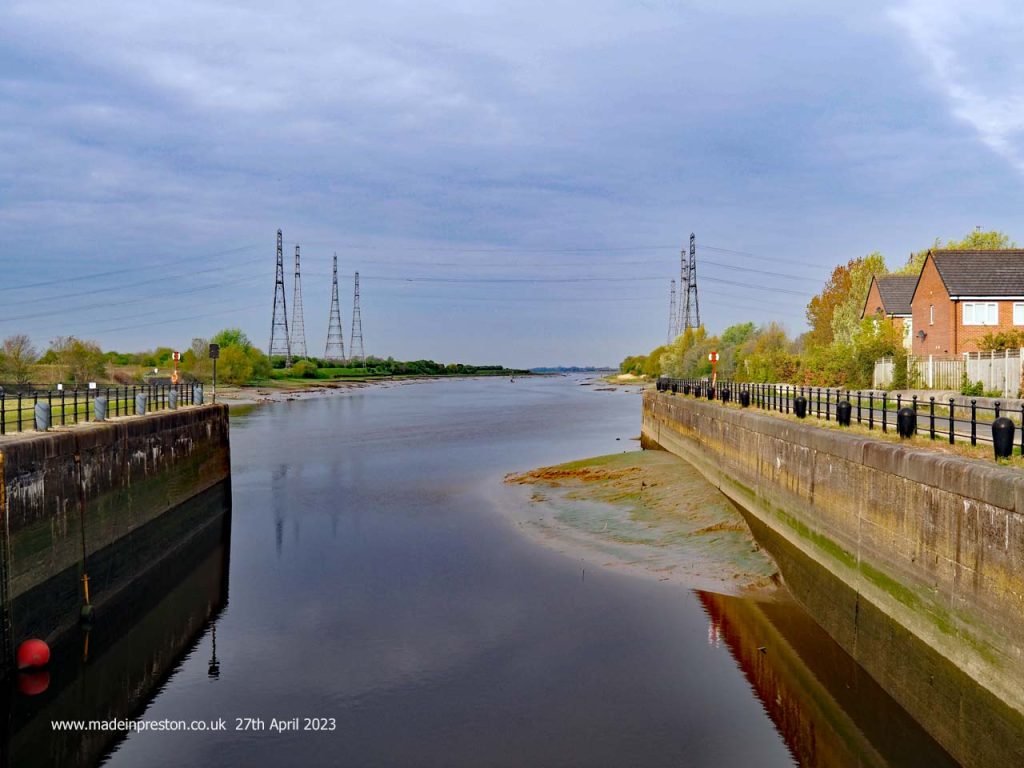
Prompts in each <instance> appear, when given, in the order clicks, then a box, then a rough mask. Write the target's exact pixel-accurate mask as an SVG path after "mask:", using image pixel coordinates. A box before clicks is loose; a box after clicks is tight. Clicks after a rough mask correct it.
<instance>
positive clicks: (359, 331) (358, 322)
mask: <svg viewBox="0 0 1024 768" xmlns="http://www.w3.org/2000/svg"><path fill="white" fill-rule="evenodd" d="M350 338H351V342H350V343H349V345H348V348H349V351H351V352H352V361H353V362H355V361H356V360H358V361H359V364H360V365H361V366H362V367H363V368H365V367H366V352H365V351H364V350H363V315H362V313H361V312H360V310H359V273H358V272H356V280H355V291H354V295H353V297H352V336H351V337H350Z"/></svg>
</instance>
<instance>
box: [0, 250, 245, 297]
mask: <svg viewBox="0 0 1024 768" xmlns="http://www.w3.org/2000/svg"><path fill="white" fill-rule="evenodd" d="M253 263H255V261H247V262H245V263H244V264H231V265H228V266H220V267H210V268H209V269H197V270H194V271H192V272H189V273H188V275H187V276H188V277H191V276H192V275H206V274H209V273H211V272H224V271H228V270H232V269H240V268H242V267H248V266H250V265H251V264H253ZM184 276H185V275H182V274H178V275H177V277H179V278H180V277H184ZM174 278H175V276H174V275H162V276H161V277H154V278H150V279H148V280H139V281H137V282H134V283H121V284H120V285H108V286H106V287H104V288H93V289H91V290H88V291H75V292H72V293H61V294H55V295H53V296H42V297H39V298H35V299H21V300H19V301H5V302H4V306H7V307H17V306H22V305H24V304H38V303H40V302H44V301H58V300H62V299H74V298H78V297H79V296H94V295H96V294H97V293H110V292H111V291H122V290H125V289H126V288H138V287H139V286H141V285H153V284H155V283H160V284H163V285H166V284H167V282H168V280H173V279H174Z"/></svg>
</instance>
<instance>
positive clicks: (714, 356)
mask: <svg viewBox="0 0 1024 768" xmlns="http://www.w3.org/2000/svg"><path fill="white" fill-rule="evenodd" d="M708 360H710V361H711V386H712V387H713V386H715V383H716V382H717V381H718V353H717V352H708Z"/></svg>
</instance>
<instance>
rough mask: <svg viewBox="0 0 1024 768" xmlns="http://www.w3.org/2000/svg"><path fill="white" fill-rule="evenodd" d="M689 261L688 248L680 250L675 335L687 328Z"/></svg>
mask: <svg viewBox="0 0 1024 768" xmlns="http://www.w3.org/2000/svg"><path fill="white" fill-rule="evenodd" d="M688 267H689V263H688V262H687V259H686V250H685V249H684V250H681V251H679V294H678V297H677V300H676V328H675V335H676V336H678V335H679V334H681V333H682V332H683V330H684V329H685V328H686V317H685V316H684V314H683V294H684V293H685V292H686V277H687V272H686V270H687V268H688Z"/></svg>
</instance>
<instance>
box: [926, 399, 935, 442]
mask: <svg viewBox="0 0 1024 768" xmlns="http://www.w3.org/2000/svg"><path fill="white" fill-rule="evenodd" d="M928 438H929V439H931V440H934V439H935V398H934V397H929V398H928Z"/></svg>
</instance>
